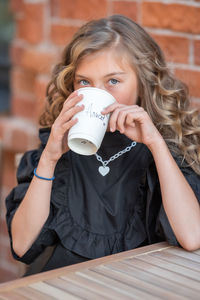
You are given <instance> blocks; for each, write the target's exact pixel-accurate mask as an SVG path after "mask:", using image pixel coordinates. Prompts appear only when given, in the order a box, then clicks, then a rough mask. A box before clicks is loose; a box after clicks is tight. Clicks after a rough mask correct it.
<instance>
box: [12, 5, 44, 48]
mask: <svg viewBox="0 0 200 300" xmlns="http://www.w3.org/2000/svg"><path fill="white" fill-rule="evenodd" d="M23 12H24V16H23V17H21V18H20V19H18V20H17V37H18V38H20V39H23V40H25V41H27V42H28V43H30V44H37V43H39V42H41V41H42V39H43V27H44V26H43V25H44V24H43V22H44V4H42V3H35V4H33V3H24V7H23Z"/></svg>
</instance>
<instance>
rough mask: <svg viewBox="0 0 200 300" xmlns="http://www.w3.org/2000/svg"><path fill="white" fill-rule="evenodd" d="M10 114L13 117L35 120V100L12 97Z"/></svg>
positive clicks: (19, 96) (25, 97)
mask: <svg viewBox="0 0 200 300" xmlns="http://www.w3.org/2000/svg"><path fill="white" fill-rule="evenodd" d="M12 114H13V116H18V117H23V118H27V119H32V120H34V119H35V99H34V98H28V97H27V96H22V95H18V96H13V97H12Z"/></svg>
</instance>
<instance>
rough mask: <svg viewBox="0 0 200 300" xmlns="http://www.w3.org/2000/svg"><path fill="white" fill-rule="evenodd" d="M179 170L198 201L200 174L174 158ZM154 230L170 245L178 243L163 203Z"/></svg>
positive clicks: (199, 195) (199, 200)
mask: <svg viewBox="0 0 200 300" xmlns="http://www.w3.org/2000/svg"><path fill="white" fill-rule="evenodd" d="M176 162H177V164H178V166H179V168H180V170H181V171H182V173H183V175H184V177H185V179H186V180H187V182H188V183H189V185H190V186H191V188H192V190H193V192H194V194H195V196H196V198H197V200H198V202H199V203H200V176H199V175H198V174H196V173H195V172H194V171H193V170H192V169H191V168H189V167H185V166H184V167H183V166H181V164H180V162H179V161H178V160H176ZM156 232H157V234H158V235H159V236H162V237H164V238H165V240H167V241H168V243H169V244H170V245H175V246H177V245H179V246H180V244H179V243H178V241H177V239H176V237H175V234H174V233H173V230H172V228H171V226H170V223H169V221H168V218H167V215H166V213H165V210H164V208H163V205H161V208H160V211H159V214H158V219H157V224H156Z"/></svg>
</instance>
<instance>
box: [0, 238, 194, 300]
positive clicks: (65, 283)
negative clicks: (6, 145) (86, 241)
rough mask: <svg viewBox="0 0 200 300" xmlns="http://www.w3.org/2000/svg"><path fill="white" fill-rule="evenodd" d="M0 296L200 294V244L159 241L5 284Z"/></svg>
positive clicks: (96, 299)
mask: <svg viewBox="0 0 200 300" xmlns="http://www.w3.org/2000/svg"><path fill="white" fill-rule="evenodd" d="M0 299H12V300H15V299H20V300H23V299H37V300H43V299H61V300H64V299H67V300H71V299H92V300H104V299H115V300H118V299H119V300H126V299H142V300H151V299H153V300H155V299H170V300H171V299H181V300H184V299H187V300H188V299H198V300H199V299H200V250H198V251H194V252H187V251H184V250H183V249H180V248H177V247H172V246H169V245H168V244H167V243H158V244H154V245H151V246H146V247H142V248H138V249H135V250H130V251H126V252H122V253H119V254H115V255H111V256H107V257H103V258H99V259H94V260H91V261H89V262H84V263H80V264H76V265H72V266H69V267H64V268H59V269H56V270H52V271H48V272H43V273H40V274H36V275H32V276H28V277H24V278H21V279H17V280H14V281H10V282H7V283H3V284H0Z"/></svg>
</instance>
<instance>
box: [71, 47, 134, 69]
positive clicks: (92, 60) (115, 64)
mask: <svg viewBox="0 0 200 300" xmlns="http://www.w3.org/2000/svg"><path fill="white" fill-rule="evenodd" d="M90 68H95V69H104V70H106V69H108V70H109V69H110V68H111V69H116V70H127V69H132V70H133V66H132V64H131V61H130V57H129V55H128V54H127V53H124V52H122V51H118V49H116V48H108V49H103V50H99V51H96V52H94V53H90V54H88V55H86V56H84V57H83V58H82V59H81V61H80V62H79V63H78V65H77V68H76V73H77V72H80V71H89V69H90Z"/></svg>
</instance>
